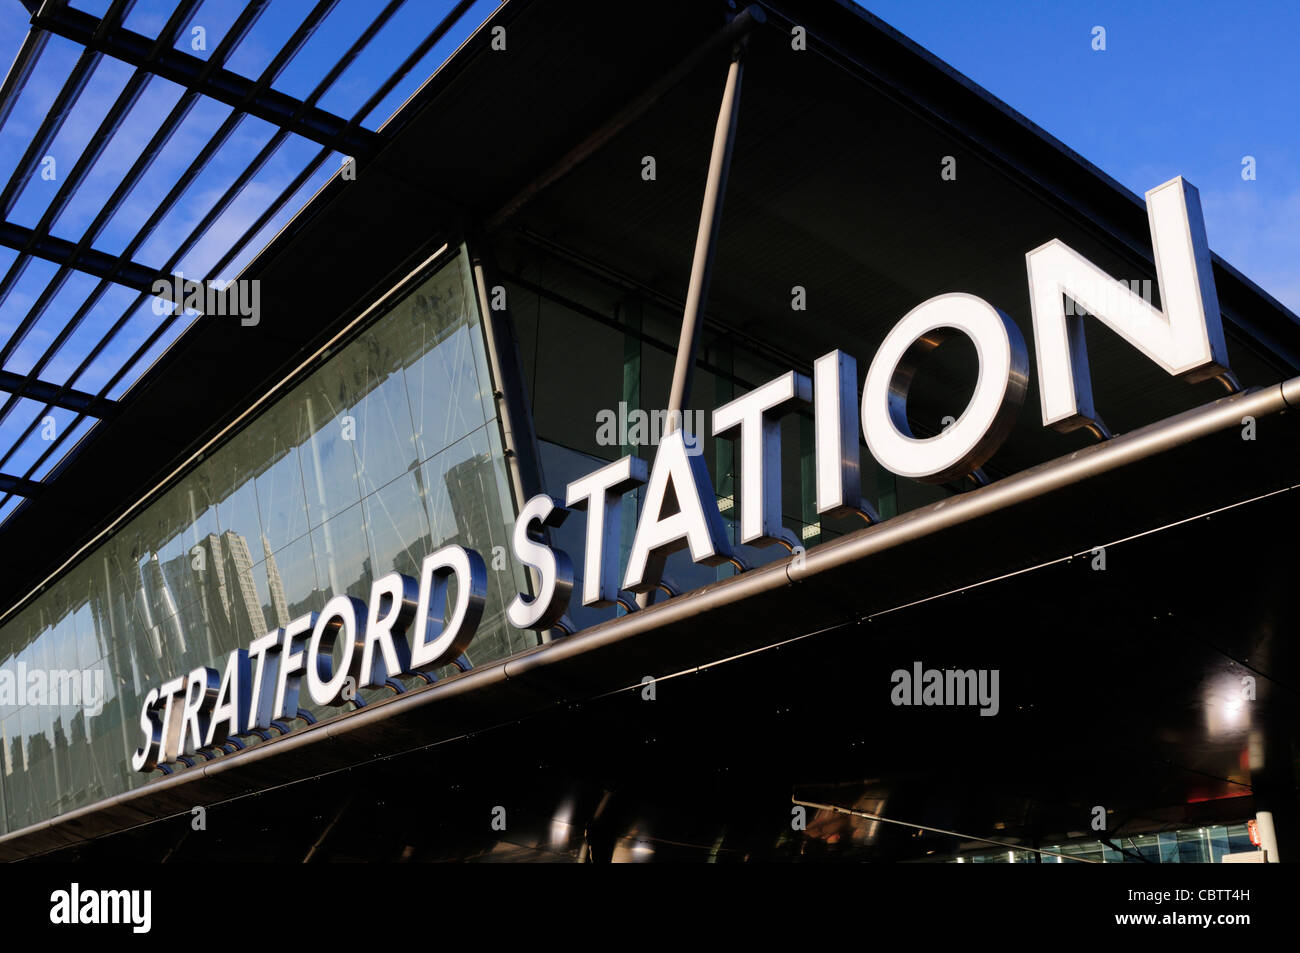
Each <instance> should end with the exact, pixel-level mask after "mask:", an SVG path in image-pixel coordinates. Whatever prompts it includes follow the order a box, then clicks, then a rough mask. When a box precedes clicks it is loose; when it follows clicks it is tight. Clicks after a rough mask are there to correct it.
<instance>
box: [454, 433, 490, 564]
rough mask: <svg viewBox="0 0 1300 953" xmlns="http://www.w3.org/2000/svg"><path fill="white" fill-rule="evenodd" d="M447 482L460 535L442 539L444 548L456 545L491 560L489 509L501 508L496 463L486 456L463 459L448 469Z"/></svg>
mask: <svg viewBox="0 0 1300 953" xmlns="http://www.w3.org/2000/svg"><path fill="white" fill-rule="evenodd" d="M443 479H444V481H445V482H446V484H447V497H448V499H449V500H450V501H451V512H452V516H453V517H454V518H455V520H456V536H455V537H454V538H453V539H444V540H442V545H444V546H445V545H448V544H450V543H456V544H458V545H460V546H464V547H466V548H467V549H473V550H476V551H477V552H479V553H482V554H484V556H485V557H487V556H488V554H490V553H491V551H492V533H491V530H490V527H491V522H490V520H489V519H488V512H489V510H488V507H490V506H496V507H499V506H500V504H499V503H498V501H497V487H496V474H495V473H494V471H493V468H492V460H491V459H490V458H489V457H487V456H486V455H481V456H474V457H470V458H469V459H468V460H462V461H461V462H460V463H457V464H456V465H455V466H453V467H450V468H448V470H447V473H446V476H444V477H443Z"/></svg>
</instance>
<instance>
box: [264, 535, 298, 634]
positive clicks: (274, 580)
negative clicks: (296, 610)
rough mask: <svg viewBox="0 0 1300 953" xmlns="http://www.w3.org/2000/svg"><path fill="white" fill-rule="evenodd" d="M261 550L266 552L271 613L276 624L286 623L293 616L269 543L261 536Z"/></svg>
mask: <svg viewBox="0 0 1300 953" xmlns="http://www.w3.org/2000/svg"><path fill="white" fill-rule="evenodd" d="M262 551H263V552H264V553H266V585H267V588H268V589H270V591H271V605H270V609H271V613H272V617H273V621H274V623H275V625H276V626H283V625H288V624H289V620H290V619H291V618H293V616H292V615H291V614H290V612H289V603H288V600H287V599H286V598H285V594H284V581H283V580H282V579H281V578H280V567H279V566H277V565H276V564H275V556H274V555H273V554H272V553H271V544H270V543H269V542H268V541H267V539H266V536H265V535H263V536H262Z"/></svg>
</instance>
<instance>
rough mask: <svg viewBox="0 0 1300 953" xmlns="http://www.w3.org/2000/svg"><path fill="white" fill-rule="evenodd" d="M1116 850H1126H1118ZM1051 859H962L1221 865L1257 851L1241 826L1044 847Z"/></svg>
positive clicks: (990, 855)
mask: <svg viewBox="0 0 1300 953" xmlns="http://www.w3.org/2000/svg"><path fill="white" fill-rule="evenodd" d="M1116 847H1120V848H1123V850H1116ZM1043 850H1046V851H1051V852H1052V854H1062V855H1064V856H1063V857H1056V856H1052V855H1042V856H1037V855H1036V854H1035V852H1034V851H1031V850H1014V849H1007V850H991V851H980V852H979V853H975V854H965V855H962V857H961V858H960V861H961V862H962V863H968V864H1033V863H1044V864H1064V863H1069V860H1067V859H1066V858H1078V859H1079V860H1084V861H1092V862H1093V863H1101V864H1141V863H1148V864H1219V863H1222V862H1223V855H1224V854H1243V853H1249V852H1251V851H1254V850H1258V848H1257V847H1255V846H1254V845H1253V844H1251V842H1250V831H1249V830H1248V829H1247V826H1246V825H1245V824H1244V823H1242V824H1217V825H1212V826H1210V827H1194V828H1189V829H1187V830H1178V831H1163V832H1161V833H1158V834H1138V835H1135V836H1132V837H1129V836H1115V837H1112V838H1111V839H1110V843H1103V842H1101V841H1098V840H1087V841H1074V842H1070V843H1066V844H1053V845H1048V846H1044V847H1043Z"/></svg>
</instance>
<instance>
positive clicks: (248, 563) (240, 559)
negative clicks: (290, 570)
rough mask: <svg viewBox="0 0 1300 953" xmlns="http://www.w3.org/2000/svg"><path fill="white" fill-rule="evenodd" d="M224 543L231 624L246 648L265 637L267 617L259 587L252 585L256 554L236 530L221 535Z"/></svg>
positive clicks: (237, 637) (239, 642) (240, 642)
mask: <svg viewBox="0 0 1300 953" xmlns="http://www.w3.org/2000/svg"><path fill="white" fill-rule="evenodd" d="M221 542H222V544H223V548H224V549H225V555H226V579H227V580H228V581H229V592H230V596H231V600H230V617H231V622H232V623H233V625H234V629H235V635H236V639H237V640H238V644H240V645H244V644H247V643H249V642H251V641H252V640H253V639H255V638H257V637H258V636H261V635H265V634H266V616H265V615H264V614H263V613H262V603H261V601H260V600H259V599H258V598H257V584H256V583H255V582H254V581H253V554H252V552H251V551H250V550H249V548H248V540H246V539H244V537H242V536H240V535H239V534H238V533H236V532H235V531H234V530H226V531H225V532H224V533H222V534H221ZM281 592H282V593H283V589H282V590H281Z"/></svg>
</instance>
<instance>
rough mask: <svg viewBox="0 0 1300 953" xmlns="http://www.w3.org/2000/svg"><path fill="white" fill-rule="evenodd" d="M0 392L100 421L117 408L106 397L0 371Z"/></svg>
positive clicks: (115, 404)
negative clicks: (6, 392) (37, 401)
mask: <svg viewBox="0 0 1300 953" xmlns="http://www.w3.org/2000/svg"><path fill="white" fill-rule="evenodd" d="M0 390H2V391H8V392H9V393H11V394H14V395H16V396H18V397H26V398H27V399H28V400H39V401H43V402H44V403H45V404H46V405H48V406H50V407H62V408H63V409H64V410H71V411H75V412H76V413H78V414H84V415H85V416H88V417H98V418H100V419H103V418H105V417H110V416H112V414H113V411H114V409H115V408H116V407H117V402H116V401H112V400H109V399H108V398H107V397H102V396H98V395H96V394H88V393H86V392H85V391H80V390H73V389H72V388H70V387H65V386H63V385H60V384H51V383H50V382H49V381H43V380H28V379H27V378H26V377H24V376H23V375H22V374H15V373H13V372H12V371H0Z"/></svg>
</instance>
